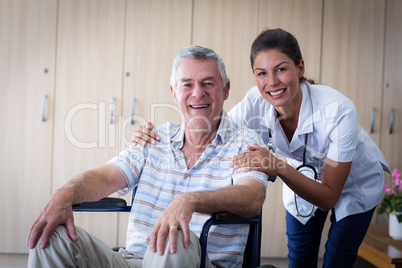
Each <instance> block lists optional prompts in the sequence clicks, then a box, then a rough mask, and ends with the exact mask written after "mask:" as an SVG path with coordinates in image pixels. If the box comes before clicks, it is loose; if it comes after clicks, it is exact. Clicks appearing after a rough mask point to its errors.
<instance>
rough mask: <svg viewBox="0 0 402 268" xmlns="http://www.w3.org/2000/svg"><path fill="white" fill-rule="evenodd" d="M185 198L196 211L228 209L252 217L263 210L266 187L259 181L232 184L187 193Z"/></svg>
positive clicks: (206, 212) (210, 211)
mask: <svg viewBox="0 0 402 268" xmlns="http://www.w3.org/2000/svg"><path fill="white" fill-rule="evenodd" d="M185 198H186V199H187V200H186V202H189V204H191V206H193V210H194V212H198V213H205V214H213V213H215V212H221V211H226V212H231V213H233V214H237V215H240V216H245V217H250V216H255V215H258V214H259V213H260V212H261V208H262V204H263V203H264V200H265V187H264V186H263V185H262V184H261V183H259V182H255V183H253V184H252V185H249V184H247V185H232V186H229V187H225V188H221V189H217V190H212V191H200V192H193V193H187V194H186V196H185Z"/></svg>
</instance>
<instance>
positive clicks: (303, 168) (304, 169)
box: [268, 128, 318, 218]
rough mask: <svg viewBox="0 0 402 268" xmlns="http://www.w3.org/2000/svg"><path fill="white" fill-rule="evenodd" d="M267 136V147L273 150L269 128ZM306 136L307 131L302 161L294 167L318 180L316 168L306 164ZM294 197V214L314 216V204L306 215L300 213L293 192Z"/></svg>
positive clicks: (304, 216) (305, 216)
mask: <svg viewBox="0 0 402 268" xmlns="http://www.w3.org/2000/svg"><path fill="white" fill-rule="evenodd" d="M268 137H269V141H268V148H269V150H272V151H273V152H275V146H274V145H273V143H272V133H271V129H270V128H268ZM307 138H308V133H306V136H305V138H304V151H303V163H302V164H301V165H300V166H298V167H297V168H296V170H297V171H299V172H301V173H304V174H306V173H307V172H310V173H312V175H313V176H314V180H315V181H318V174H317V171H316V169H315V168H314V167H313V166H312V165H309V164H306V152H307ZM294 198H295V206H296V216H300V217H303V218H307V217H313V216H314V208H315V206H314V205H312V207H311V211H310V213H309V214H307V215H304V214H301V213H300V211H299V207H298V205H297V198H296V193H294Z"/></svg>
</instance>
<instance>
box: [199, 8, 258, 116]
mask: <svg viewBox="0 0 402 268" xmlns="http://www.w3.org/2000/svg"><path fill="white" fill-rule="evenodd" d="M258 3H259V2H258V1H242V0H222V1H214V0H207V1H205V0H196V1H194V18H193V21H194V22H193V24H194V25H193V41H192V44H193V45H200V46H204V47H208V48H212V49H213V50H214V51H215V52H216V53H218V54H219V56H221V57H222V59H223V62H224V63H225V66H226V72H227V75H228V77H229V79H230V92H229V98H228V99H227V100H226V101H225V106H224V107H225V110H226V111H227V112H228V111H229V110H230V109H231V108H232V107H233V106H234V105H235V104H237V103H238V102H240V101H241V100H242V99H243V98H244V96H245V94H246V92H247V90H248V89H249V88H250V87H252V86H253V85H254V84H255V82H254V76H253V73H252V70H251V66H250V47H251V43H252V41H253V40H254V38H255V37H256V36H257V33H258V28H257V23H258V16H256V14H257V12H258Z"/></svg>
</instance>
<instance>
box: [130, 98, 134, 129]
mask: <svg viewBox="0 0 402 268" xmlns="http://www.w3.org/2000/svg"><path fill="white" fill-rule="evenodd" d="M134 105H135V99H134V98H131V125H134Z"/></svg>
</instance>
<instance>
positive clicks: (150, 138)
mask: <svg viewBox="0 0 402 268" xmlns="http://www.w3.org/2000/svg"><path fill="white" fill-rule="evenodd" d="M153 127H154V125H153V124H152V123H151V122H148V124H146V125H145V126H140V127H139V128H138V129H137V130H136V131H135V132H134V133H133V136H132V138H131V142H132V143H133V145H134V146H136V145H137V144H142V145H144V146H145V145H147V143H151V144H153V145H155V144H156V141H159V140H160V137H159V136H158V135H157V134H156V133H155V132H153V131H152V128H153Z"/></svg>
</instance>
